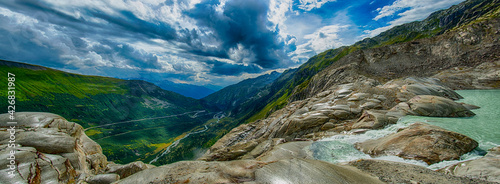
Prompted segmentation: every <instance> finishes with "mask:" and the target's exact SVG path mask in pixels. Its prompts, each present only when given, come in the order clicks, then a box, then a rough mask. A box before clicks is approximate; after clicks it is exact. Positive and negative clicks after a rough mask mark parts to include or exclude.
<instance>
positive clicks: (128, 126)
mask: <svg viewBox="0 0 500 184" xmlns="http://www.w3.org/2000/svg"><path fill="white" fill-rule="evenodd" d="M8 72H10V73H13V74H15V77H16V81H15V85H16V86H15V87H16V89H15V91H16V111H17V112H22V111H24V112H26V111H38V112H51V113H56V114H59V115H61V116H64V117H66V118H68V120H70V121H73V122H76V123H79V124H81V125H82V126H83V127H84V128H88V129H87V131H86V133H87V134H88V135H89V136H90V137H91V138H92V139H94V140H96V141H97V142H98V143H99V144H100V145H101V146H102V147H103V149H104V153H105V154H106V155H107V156H108V157H109V159H110V160H113V161H116V162H130V161H135V160H148V159H151V158H150V157H152V156H153V155H154V154H155V153H157V152H159V151H160V150H161V149H163V148H164V147H165V145H166V144H167V143H169V142H173V141H174V139H175V138H176V137H178V136H181V135H182V134H183V133H185V132H188V131H190V130H191V129H193V128H195V127H197V126H200V125H201V124H203V123H205V122H206V121H207V120H208V119H211V118H212V115H213V114H210V112H208V111H203V110H204V108H203V107H202V105H201V104H200V103H199V101H198V100H195V99H192V98H187V97H184V96H182V95H179V94H177V93H174V92H170V91H166V90H163V89H161V88H159V87H157V86H155V85H153V84H151V83H148V82H144V81H139V80H120V79H114V78H108V77H98V76H85V75H78V74H71V73H66V72H62V71H59V70H54V69H50V68H45V67H41V66H35V65H29V64H23V63H17V62H11V61H0V75H1V76H5V78H4V79H5V80H1V81H0V86H4V87H5V89H6V88H7V73H8ZM0 96H1V97H2V98H3V99H6V98H7V93H0ZM7 105H8V104H7V103H1V105H0V108H2V109H7ZM194 114H197V115H196V116H195V117H194V116H193V115H194ZM131 120H140V121H131ZM96 126H98V127H97V128H90V127H96Z"/></svg>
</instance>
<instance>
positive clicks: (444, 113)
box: [391, 95, 475, 117]
mask: <svg viewBox="0 0 500 184" xmlns="http://www.w3.org/2000/svg"><path fill="white" fill-rule="evenodd" d="M391 110H392V111H402V112H404V113H406V114H408V115H415V116H431V117H470V116H474V115H475V114H474V113H473V112H472V111H470V110H469V109H468V108H466V107H465V106H464V105H463V104H461V103H458V102H455V101H453V100H450V99H448V98H444V97H439V96H432V95H418V96H415V97H413V98H412V99H410V100H409V101H408V102H402V103H400V104H398V105H397V106H396V107H394V108H393V109H391Z"/></svg>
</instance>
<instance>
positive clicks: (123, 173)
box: [106, 161, 156, 179]
mask: <svg viewBox="0 0 500 184" xmlns="http://www.w3.org/2000/svg"><path fill="white" fill-rule="evenodd" d="M154 167H156V166H154V165H150V164H145V163H144V162H141V161H136V162H132V163H128V164H125V165H122V164H115V163H109V164H108V165H107V167H106V173H109V174H117V175H118V176H119V178H122V179H123V178H126V177H128V176H130V175H132V174H135V173H138V172H140V171H142V170H146V169H150V168H154Z"/></svg>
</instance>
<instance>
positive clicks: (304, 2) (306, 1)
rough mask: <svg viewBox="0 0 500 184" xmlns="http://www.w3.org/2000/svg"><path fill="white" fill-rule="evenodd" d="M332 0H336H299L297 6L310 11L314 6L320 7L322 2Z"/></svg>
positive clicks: (330, 0) (332, 0) (331, 0)
mask: <svg viewBox="0 0 500 184" xmlns="http://www.w3.org/2000/svg"><path fill="white" fill-rule="evenodd" d="M334 1H336V0H300V5H299V8H300V9H303V10H305V11H311V10H312V9H314V8H321V6H323V5H324V4H326V3H328V2H334Z"/></svg>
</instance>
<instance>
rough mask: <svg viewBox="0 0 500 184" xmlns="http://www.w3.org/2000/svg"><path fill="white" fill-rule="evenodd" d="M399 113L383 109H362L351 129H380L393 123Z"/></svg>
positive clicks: (398, 116) (399, 115)
mask: <svg viewBox="0 0 500 184" xmlns="http://www.w3.org/2000/svg"><path fill="white" fill-rule="evenodd" d="M400 117H402V115H401V114H398V113H393V112H390V113H389V112H387V111H385V110H368V111H364V112H363V114H362V115H361V117H360V118H359V119H358V120H357V121H356V123H354V124H353V125H352V129H381V128H384V127H385V126H386V125H388V124H395V123H397V122H398V119H399V118H400Z"/></svg>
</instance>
